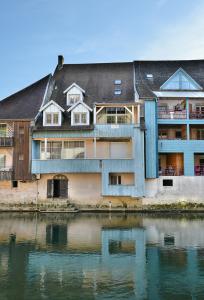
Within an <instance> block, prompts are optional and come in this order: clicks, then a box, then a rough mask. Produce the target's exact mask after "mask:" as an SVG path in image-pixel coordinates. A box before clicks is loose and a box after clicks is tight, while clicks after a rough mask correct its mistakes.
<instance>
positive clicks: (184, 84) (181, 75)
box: [161, 68, 201, 90]
mask: <svg viewBox="0 0 204 300" xmlns="http://www.w3.org/2000/svg"><path fill="white" fill-rule="evenodd" d="M161 90H201V87H200V86H199V84H198V83H197V82H195V80H194V79H193V78H192V77H191V76H189V75H188V74H187V73H186V72H185V71H184V70H183V69H181V68H180V69H179V70H177V71H176V72H175V73H174V74H173V75H172V76H171V77H170V78H169V79H168V80H167V81H166V82H165V83H164V84H163V85H162V86H161Z"/></svg>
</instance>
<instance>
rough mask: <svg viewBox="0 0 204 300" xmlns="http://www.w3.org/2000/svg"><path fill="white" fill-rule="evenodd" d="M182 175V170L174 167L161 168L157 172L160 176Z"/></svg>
mask: <svg viewBox="0 0 204 300" xmlns="http://www.w3.org/2000/svg"><path fill="white" fill-rule="evenodd" d="M183 174H184V172H183V169H180V168H176V167H171V166H169V167H166V168H161V169H160V170H159V175H160V176H182V175H183Z"/></svg>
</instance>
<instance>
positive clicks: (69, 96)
mask: <svg viewBox="0 0 204 300" xmlns="http://www.w3.org/2000/svg"><path fill="white" fill-rule="evenodd" d="M71 97H78V100H76V99H75V100H74V101H73V102H71V99H70V98H71ZM81 98H82V97H81V94H71V93H70V94H67V104H69V105H73V104H75V103H77V102H80V101H81Z"/></svg>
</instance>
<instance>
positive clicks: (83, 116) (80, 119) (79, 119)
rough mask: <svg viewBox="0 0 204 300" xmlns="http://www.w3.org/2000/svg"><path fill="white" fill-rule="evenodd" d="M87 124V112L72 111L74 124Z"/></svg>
mask: <svg viewBox="0 0 204 300" xmlns="http://www.w3.org/2000/svg"><path fill="white" fill-rule="evenodd" d="M86 124H87V113H86V112H83V113H74V125H86Z"/></svg>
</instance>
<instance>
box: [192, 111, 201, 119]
mask: <svg viewBox="0 0 204 300" xmlns="http://www.w3.org/2000/svg"><path fill="white" fill-rule="evenodd" d="M189 118H190V119H204V113H202V112H197V111H191V112H190V113H189Z"/></svg>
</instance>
